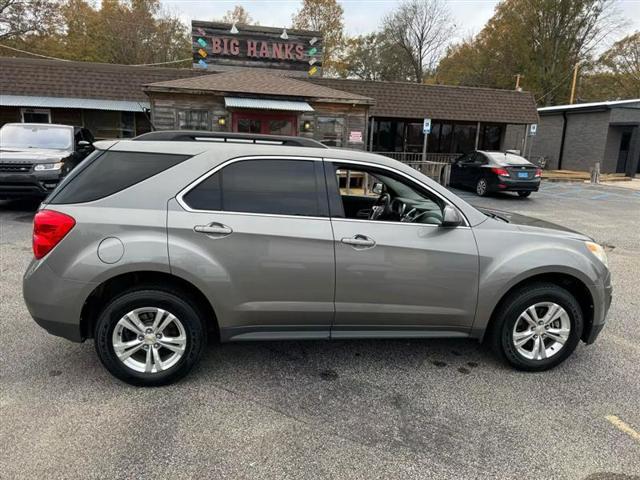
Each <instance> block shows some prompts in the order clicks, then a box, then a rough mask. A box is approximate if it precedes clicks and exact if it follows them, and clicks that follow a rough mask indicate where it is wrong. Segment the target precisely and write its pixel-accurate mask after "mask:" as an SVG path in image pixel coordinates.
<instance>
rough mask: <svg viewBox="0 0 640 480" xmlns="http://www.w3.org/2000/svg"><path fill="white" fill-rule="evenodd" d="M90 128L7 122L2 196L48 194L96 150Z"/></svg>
mask: <svg viewBox="0 0 640 480" xmlns="http://www.w3.org/2000/svg"><path fill="white" fill-rule="evenodd" d="M93 140H94V139H93V135H92V134H91V132H90V131H89V130H87V129H86V128H81V127H73V126H69V125H53V124H43V123H7V124H6V125H3V126H2V128H0V198H3V197H27V196H35V197H46V196H47V195H48V194H49V193H50V192H51V191H52V190H53V189H54V188H55V187H56V185H58V182H59V181H60V179H61V178H62V177H64V176H65V175H66V174H67V173H69V172H70V171H71V170H72V169H73V168H74V167H75V166H76V165H77V164H78V163H80V161H81V160H83V159H84V158H85V157H86V156H87V155H88V154H89V153H91V152H92V151H93Z"/></svg>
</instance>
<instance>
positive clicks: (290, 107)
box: [224, 97, 313, 112]
mask: <svg viewBox="0 0 640 480" xmlns="http://www.w3.org/2000/svg"><path fill="white" fill-rule="evenodd" d="M224 104H225V106H226V107H227V108H230V107H231V108H255V109H258V110H284V111H289V112H313V108H312V107H311V105H309V104H308V103H307V102H298V101H294V100H266V99H262V98H241V97H224Z"/></svg>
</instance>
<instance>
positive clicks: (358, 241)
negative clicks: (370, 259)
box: [340, 235, 376, 248]
mask: <svg viewBox="0 0 640 480" xmlns="http://www.w3.org/2000/svg"><path fill="white" fill-rule="evenodd" d="M340 241H341V242H342V243H345V244H347V245H351V246H353V247H360V248H371V247H375V246H376V242H375V240H373V239H372V238H369V237H367V236H365V235H355V236H353V237H351V238H343V239H341V240H340Z"/></svg>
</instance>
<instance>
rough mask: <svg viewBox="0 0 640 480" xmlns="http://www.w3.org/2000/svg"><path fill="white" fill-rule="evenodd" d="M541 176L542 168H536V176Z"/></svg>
mask: <svg viewBox="0 0 640 480" xmlns="http://www.w3.org/2000/svg"><path fill="white" fill-rule="evenodd" d="M541 176H542V169H541V168H536V177H541Z"/></svg>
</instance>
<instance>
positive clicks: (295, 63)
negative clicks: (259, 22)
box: [191, 20, 323, 77]
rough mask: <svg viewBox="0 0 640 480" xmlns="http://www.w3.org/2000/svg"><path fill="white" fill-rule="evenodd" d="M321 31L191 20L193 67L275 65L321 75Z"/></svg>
mask: <svg viewBox="0 0 640 480" xmlns="http://www.w3.org/2000/svg"><path fill="white" fill-rule="evenodd" d="M322 45H323V42H322V37H321V36H320V34H319V33H318V32H311V31H306V30H287V29H283V28H273V27H261V26H255V25H242V24H233V25H232V24H229V23H218V22H200V21H196V20H194V21H192V22H191V46H192V51H193V66H194V68H203V69H207V68H209V69H212V70H225V69H227V68H236V67H251V68H256V67H258V68H276V69H280V70H288V71H296V72H300V75H304V76H311V77H319V76H321V75H322V50H323V48H322Z"/></svg>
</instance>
